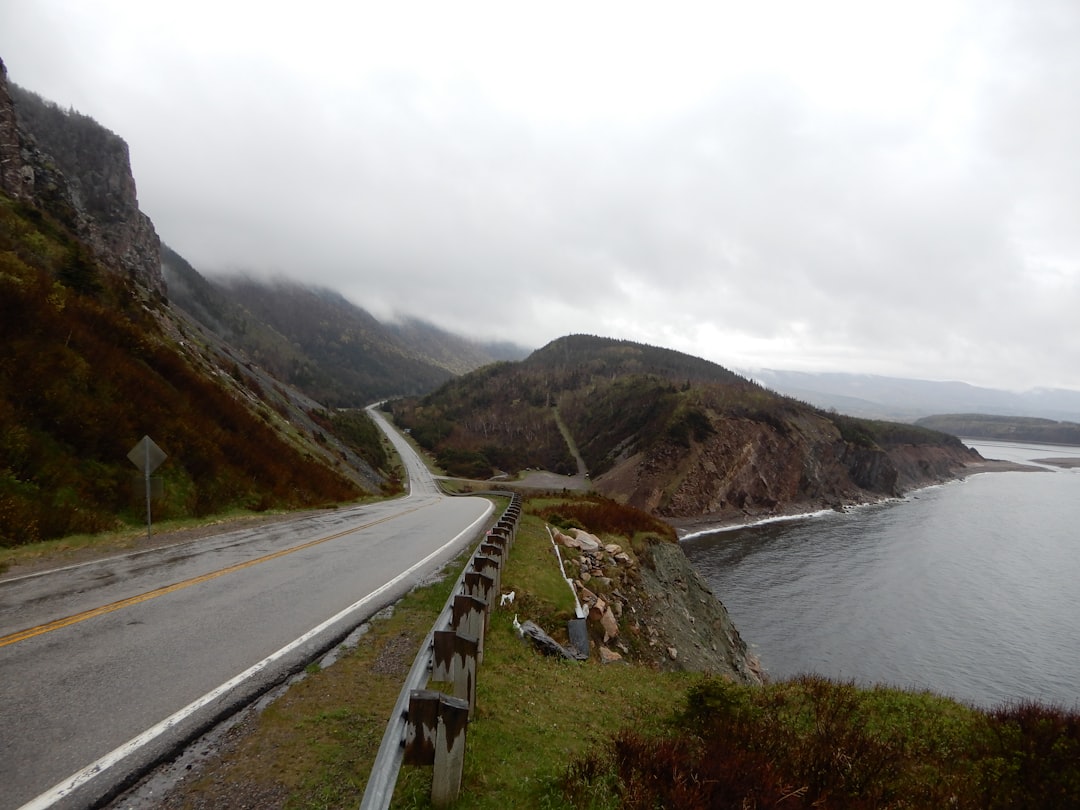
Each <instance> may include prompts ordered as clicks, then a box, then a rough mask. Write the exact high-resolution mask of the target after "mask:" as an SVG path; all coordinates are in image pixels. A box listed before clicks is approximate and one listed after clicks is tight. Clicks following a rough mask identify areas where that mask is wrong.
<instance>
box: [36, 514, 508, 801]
mask: <svg viewBox="0 0 1080 810" xmlns="http://www.w3.org/2000/svg"><path fill="white" fill-rule="evenodd" d="M494 509H495V506H494V504H492V503H491V501H488V508H487V509H486V510H485V511H484V514H483V515H481V516H480V517H479V518H477V519H476V520H475V521H473V522H472V523H471V524H470V525H469V526H468V528H466V529H464V530H463V531H461V532H459V533H458V534H457V535H456V536H455V537H454V538H453V539H452V540H450V541H448V542H447V543H445V544H444V545H442V546H440V547H439V548H437V549H436V550H435V551H433V552H431V553H430V554H428V555H427V556H426V557H424V559H422V560H420V562H418V563H416V564H415V565H413V566H411V567H410V568H408V569H407V570H405V571H402V572H401V573H400V574H398V575H397V576H396V577H394V578H393V579H392V580H390V581H389V582H387V583H386V584H385V585H381V586H380V587H378V588H376V589H375V590H373V591H372V592H371V593H369V594H368V595H367V596H365V597H363V598H362V599H360V600H359V601H357V602H354V603H353V604H351V605H349V606H348V607H347V608H345V609H344V610H342V611H341V612H340V613H337V614H336V615H334V616H331V617H330V618H329V619H327V620H326V621H324V622H323V623H322V624H320V625H318V626H317V627H314V628H312V629H311V630H308V631H307V632H306V633H304V635H302V636H300V637H299V638H298V639H296V640H295V641H291V642H289V643H288V644H286V645H285V646H284V647H282V648H281V649H280V650H278V651H277V652H274V653H271V654H270V655H268V656H267V657H266V658H264V659H263V660H262V661H260V662H259V663H257V664H255V665H254V666H252V667H250V668H249V669H246V670H244V671H243V672H241V673H240V674H239V675H237V676H236V677H235V678H232V679H230V680H228V681H226V682H225V683H223V684H221V686H218V687H217V688H215V689H212V690H211V691H209V692H207V693H206V694H205V695H203V696H202V697H201V698H198V699H197V700H195V701H194V702H192V703H189V704H188V705H187V706H185V707H184V708H182V709H180V711H178V712H176V713H175V714H173V715H170V716H169V717H167V718H165V719H164V720H162V721H161V722H160V723H158V724H157V725H156V726H152V727H151V728H148V729H147V730H146V731H144V732H143V733H142V734H139V735H138V736H137V737H132V738H131V739H130V740H128V741H127V742H126V743H124V744H123V745H121V746H120V747H119V748H115V749H113V750H112V751H110V752H109V753H107V754H106V755H105V756H103V757H102V758H101V759H99V760H97V761H96V762H92V763H91V764H89V765H87V766H86V767H85V768H83V769H82V770H81V771H78V772H76V773H74V774H72V775H71V776H69V777H67V778H66V779H63V780H61V781H60V782H57V783H56V784H55V785H53V786H52V787H51V788H49V789H48V790H46V791H45V792H44V793H42V794H41V795H40V796H38V797H37V798H35V799H31V800H30V801H29V802H27V803H26V804H24V805H23V806H22V807H20V808H19V809H18V810H44V808H47V807H52V806H53V805H54V804H56V803H57V802H58V801H60V800H61V799H64V798H66V797H67V796H69V795H70V794H72V793H74V792H75V791H76V790H78V789H79V788H80V787H82V786H83V785H85V784H86V783H87V782H89V781H90V780H91V779H93V778H94V777H95V776H97V775H99V774H101V773H103V772H104V771H106V770H107V769H109V768H111V767H112V766H113V765H115V764H116V763H117V762H120V761H121V760H123V759H124V758H126V757H128V756H130V755H131V754H133V753H134V752H136V751H138V750H139V749H140V748H142V747H143V746H144V745H146V744H147V743H149V742H152V741H153V740H155V739H157V738H158V737H160V736H161V735H162V734H164V733H165V732H166V731H168V730H169V729H170V728H172V727H173V726H175V725H177V724H179V723H181V722H183V721H184V720H186V719H187V718H188V717H190V716H191V715H193V714H194V713H195V712H197V711H198V710H199V709H201V708H203V707H204V706H206V705H208V704H209V703H211V702H213V701H215V700H217V699H218V698H219V697H221V696H222V695H224V694H226V693H227V692H229V691H230V690H231V689H234V688H235V687H237V686H239V685H240V684H241V683H243V682H244V681H246V680H247V679H248V678H250V677H251V676H253V675H255V674H257V673H259V672H261V671H262V670H264V669H266V667H268V666H269V665H270V664H272V663H274V662H275V661H277V660H278V659H279V658H282V657H284V656H286V655H288V654H289V653H290V652H292V651H293V650H295V649H296V648H297V647H299V646H300V645H302V644H304V643H306V642H307V641H309V640H311V639H312V638H314V637H315V636H317V635H318V634H319V633H321V632H323V631H324V630H325V629H327V628H328V627H330V626H331V625H333V624H335V623H336V622H339V621H341V620H342V619H344V618H345V617H346V616H348V615H349V614H350V613H352V612H354V611H356V610H359V609H360V608H362V607H363V606H364V605H365V604H367V603H368V602H370V601H371V600H372V599H376V598H378V597H379V596H381V595H382V594H383V593H385V592H386V591H388V590H389V589H391V588H393V587H394V586H395V585H397V584H398V583H399V582H401V581H402V580H403V579H405V578H406V577H408V576H410V575H411V574H412V573H413V572H415V571H416V570H417V569H418V568H422V567H423V566H424V565H426V564H427V563H428V562H430V561H431V560H433V559H434V558H435V557H438V556H439V555H440V554H442V553H443V552H444V551H446V549H448V548H450V547H451V546H453V545H455V544H456V543H458V542H459V541H460V540H461V538H462V537H464V536H465V535H467V534H469V533H470V532H472V531H474V530H475V529H476V527H477V526H479V525H480V524H481V523H483V522H484V521H485V520H487V518H488V516H489V515H490V514H491V513H492V511H494Z"/></svg>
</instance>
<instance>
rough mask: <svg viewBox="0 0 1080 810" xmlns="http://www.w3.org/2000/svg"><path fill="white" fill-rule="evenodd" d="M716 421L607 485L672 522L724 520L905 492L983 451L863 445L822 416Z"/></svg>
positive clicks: (634, 459)
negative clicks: (782, 421)
mask: <svg viewBox="0 0 1080 810" xmlns="http://www.w3.org/2000/svg"><path fill="white" fill-rule="evenodd" d="M711 426H712V431H711V433H710V434H709V435H708V436H707V437H705V438H704V439H702V440H701V441H693V442H691V443H690V445H689V447H686V446H685V445H683V444H679V443H676V442H671V441H666V442H660V443H657V444H656V445H654V446H652V447H651V448H649V449H648V450H646V451H644V452H641V453H637V454H635V455H633V456H630V457H629V458H626V459H624V460H623V461H621V462H620V463H619V464H617V465H616V466H615V467H614V468H613V469H612V470H611V471H610V472H609V473H607V474H605V475H603V476H602V477H600V478H599V479H597V481H596V482H595V483H596V487H597V489H599V490H600V491H601V492H603V493H604V494H605V495H608V496H610V497H613V498H616V499H618V500H620V501H625V502H627V503H629V504H631V505H632V506H636V507H638V508H639V509H643V510H645V511H648V512H652V513H654V514H657V515H660V516H663V517H665V518H668V519H675V520H679V519H683V520H687V519H702V518H703V519H715V520H718V521H722V520H729V519H738V518H740V517H745V516H748V515H766V514H773V513H783V512H792V511H800V510H802V509H820V508H839V507H841V506H843V505H845V504H853V503H860V502H865V501H868V500H874V499H877V498H883V497H895V496H899V495H901V494H902V493H903V492H904V491H905V490H907V489H910V488H912V487H916V486H923V485H928V484H931V483H935V482H938V481H941V480H945V479H948V478H952V477H955V475H956V474H957V473H958V472H960V471H962V469H963V468H964V465H965V464H966V463H967V462H969V461H973V460H975V459H976V458H977V454H973V453H972V451H968V450H967V449H966V448H962V447H959V448H953V447H927V446H919V447H913V446H909V445H898V446H896V447H890V448H887V449H881V448H877V447H874V448H870V447H861V446H858V445H854V444H851V443H850V442H847V441H845V440H844V439H843V438H842V437H841V436H840V433H839V431H838V430H837V428H836V427H835V425H834V424H833V423H832V422H830V421H829V420H827V419H825V418H823V417H818V416H814V415H812V414H805V415H802V416H800V417H798V418H797V419H793V420H790V421H789V422H787V423H786V424H783V425H780V426H777V425H774V424H769V423H766V422H762V421H755V420H750V419H740V418H730V417H723V418H714V419H713V420H712V425H711Z"/></svg>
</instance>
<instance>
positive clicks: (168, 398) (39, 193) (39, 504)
mask: <svg viewBox="0 0 1080 810" xmlns="http://www.w3.org/2000/svg"><path fill="white" fill-rule="evenodd" d="M14 95H15V96H16V97H17V99H18V101H17V102H16V101H15V100H13V98H12V96H13V93H12V92H11V91H10V90H9V85H8V83H7V75H6V70H5V69H4V66H3V63H2V62H0V544H2V545H17V544H24V543H30V542H34V541H36V540H42V539H49V538H54V537H59V536H62V535H66V534H71V533H78V532H97V531H100V530H103V529H108V528H112V527H115V526H117V525H119V524H121V523H123V522H125V521H132V522H135V523H139V522H142V521H143V520H144V519H145V505H144V502H143V497H144V493H143V488H142V487H141V486H139V487H136V486H134V484H135V478H136V475H137V471H136V469H135V467H134V466H132V464H131V463H130V462H129V461H128V458H127V454H128V452H129V451H130V450H131V449H132V447H133V446H134V445H135V444H136V443H137V442H138V441H139V440H140V439H141V438H142V437H143V436H144V435H149V436H150V437H151V438H152V439H153V440H154V441H155V442H156V443H157V444H158V445H159V446H160V447H161V448H162V449H163V450H164V451H165V453H166V454H167V455H168V459H167V460H166V461H165V463H164V464H163V465H162V466H161V467H160V469H159V470H158V472H157V473H156V475H157V476H158V477H159V478H160V483H161V484H162V486H161V487H160V491H161V495H160V496H159V497H156V498H155V503H154V516H155V519H163V518H169V517H181V516H191V515H208V514H212V513H216V512H220V511H222V510H227V509H233V508H238V507H243V508H248V509H256V510H263V509H267V508H271V507H283V508H289V507H304V506H313V505H318V504H329V503H335V502H339V501H347V500H351V499H354V498H356V497H357V496H359V495H362V494H364V493H370V492H378V491H380V490H382V489H384V488H388V487H389V488H392V487H393V486H394V483H393V481H392V476H393V474H392V473H391V472H390V471H389V469H387V468H388V467H389V462H388V459H387V457H386V454H385V451H384V449H383V447H382V444H381V442H380V439H379V437H378V435H377V432H376V431H375V430H374V427H373V426H372V425H371V424H370V420H367V419H366V417H365V416H364V415H362V414H350V413H332V412H328V411H326V410H325V409H324V408H323V407H322V406H321V405H320V404H319V403H317V402H315V401H314V400H311V399H309V398H307V397H305V396H304V395H303V394H301V393H300V392H298V391H296V390H294V389H291V388H289V387H288V386H287V385H284V384H283V383H281V382H279V381H277V380H275V379H274V378H273V377H270V376H269V375H267V374H266V373H265V372H264V371H262V370H261V369H259V368H257V367H255V366H253V365H252V364H251V363H250V362H249V361H247V360H246V358H244V357H243V355H242V354H240V353H237V352H236V351H235V350H234V349H233V348H232V347H230V346H228V345H227V344H224V343H222V342H220V341H217V340H216V339H215V338H214V337H213V336H211V335H207V334H205V333H204V332H203V331H202V329H201V327H199V326H198V325H197V324H194V323H193V322H189V321H185V320H184V319H183V318H180V317H179V316H178V315H177V313H175V312H173V311H172V310H171V309H170V308H169V306H168V303H167V300H166V297H165V284H164V281H163V279H162V276H161V255H160V240H159V239H158V236H157V234H156V232H155V231H154V228H153V224H152V223H151V222H150V220H149V219H148V218H147V217H146V216H145V215H144V214H143V213H142V212H141V211H140V210H139V207H138V201H137V199H136V195H135V182H134V179H133V178H132V176H131V169H130V165H129V163H128V158H127V145H126V144H125V143H124V142H123V140H122V139H120V138H119V137H118V136H117V135H115V134H113V133H111V132H108V131H107V130H104V129H103V128H101V127H100V126H99V125H97V124H96V123H95V122H94V121H93V119H91V118H89V117H87V116H83V115H80V114H78V113H75V112H73V111H66V112H65V111H63V110H60V109H59V108H57V107H56V105H52V104H49V103H48V102H45V101H43V100H42V99H40V98H39V97H37V96H35V95H34V94H32V93H27V92H25V91H22V90H19V89H18V88H15V89H14ZM155 489H158V487H155Z"/></svg>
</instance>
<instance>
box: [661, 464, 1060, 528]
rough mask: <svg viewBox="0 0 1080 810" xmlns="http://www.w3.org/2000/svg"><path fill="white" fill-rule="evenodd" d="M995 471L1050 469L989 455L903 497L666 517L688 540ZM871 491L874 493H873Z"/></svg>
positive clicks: (855, 506)
mask: <svg viewBox="0 0 1080 810" xmlns="http://www.w3.org/2000/svg"><path fill="white" fill-rule="evenodd" d="M994 472H1048V470H1047V469H1046V468H1045V467H1038V466H1035V465H1032V464H1022V463H1020V462H1018V461H1005V460H1002V459H992V458H988V459H983V460H981V461H973V462H971V463H969V464H965V465H964V468H963V469H962V470H958V471H957V473H956V475H955V476H953V477H952V478H949V479H946V480H944V481H928V482H926V483H925V484H922V485H920V486H916V487H912V488H911V489H909V490H907V491H905V492H904V494H903V495H901V496H900V497H893V496H890V495H882V496H880V497H871V498H868V499H867V500H864V501H851V502H846V503H843V504H840V505H838V506H823V505H820V504H817V503H812V502H808V501H800V502H796V503H791V504H788V505H787V506H786V507H784V508H782V509H779V510H775V511H773V512H769V513H763V514H757V515H750V514H743V515H730V516H727V517H723V516H720V515H715V516H710V515H698V516H694V517H685V518H670V519H669V518H665V520H666V522H667V523H668V524H669V525H670V526H671V527H672V528H673V529H675V534H676V535H677V537H678V539H679V542H680V543H682V542H683V541H684V540H692V539H694V538H696V537H701V536H702V535H706V534H715V533H718V532H729V531H735V530H736V529H747V528H750V527H753V526H764V525H766V524H769V523H781V522H784V521H789V520H811V519H813V518H816V517H824V516H825V515H829V514H834V513H839V514H843V513H846V512H848V511H850V510H852V509H860V508H863V507H867V506H874V505H876V504H879V503H885V502H887V501H901V500H904V499H905V498H906V497H908V495H910V494H912V493H915V492H919V491H920V490H924V489H930V488H931V487H936V486H941V485H943V484H949V483H953V482H960V481H963V480H964V479H965V478H967V477H968V476H969V475H980V474H983V473H994ZM867 494H868V495H870V494H871V493H867Z"/></svg>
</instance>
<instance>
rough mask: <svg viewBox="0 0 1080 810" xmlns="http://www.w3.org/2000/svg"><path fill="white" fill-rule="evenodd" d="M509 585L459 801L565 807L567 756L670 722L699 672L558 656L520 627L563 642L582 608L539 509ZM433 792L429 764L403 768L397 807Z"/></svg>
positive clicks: (526, 520) (528, 523)
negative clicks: (516, 622) (530, 624)
mask: <svg viewBox="0 0 1080 810" xmlns="http://www.w3.org/2000/svg"><path fill="white" fill-rule="evenodd" d="M502 586H503V588H502V589H503V592H507V591H511V590H512V591H514V592H515V594H516V598H515V600H514V604H513V605H512V606H507V607H506V608H496V609H495V610H494V611H493V613H492V616H491V622H490V626H489V628H488V634H487V636H486V639H485V648H484V663H483V664H482V665H481V666H480V668H479V670H478V672H477V711H476V716H475V717H474V719H473V720H472V721H470V724H469V729H468V732H467V745H466V755H465V773H464V777H463V783H462V797H461V799H460V800H459V801H458V803H457V804H456V805H455V807H458V808H505V807H562V806H565V799H564V798H563V788H562V779H563V775H564V773H565V771H566V767H567V763H568V762H570V761H571V760H573V759H574V758H575V757H579V756H583V755H586V754H587V753H588V752H589V751H591V750H593V749H596V748H602V747H603V746H605V745H606V743H607V740H608V739H610V738H611V736H612V735H614V734H616V733H617V732H618V731H619V729H621V728H623V727H625V726H627V725H631V726H634V727H636V728H639V729H646V730H650V731H655V732H658V733H660V732H664V731H666V730H670V722H671V721H670V719H665V718H671V717H672V714H673V712H675V711H676V710H677V709H678V708H679V707H680V706H681V701H682V696H683V695H684V694H685V693H686V690H687V689H688V688H689V687H690V686H691V685H693V684H694V683H696V682H697V681H699V680H700V676H698V675H694V674H689V673H653V672H648V671H643V670H641V669H639V668H636V667H632V666H628V665H608V666H601V665H600V664H598V663H596V662H586V663H578V662H571V661H562V660H555V659H552V658H545V657H543V656H541V655H539V654H538V653H536V652H534V651H533V649H532V648H531V647H530V646H528V645H526V644H525V643H524V642H522V641H521V639H519V638H518V636H517V634H516V632H515V631H514V629H513V627H512V622H513V618H514V615H515V614H517V615H519V616H520V617H521V619H522V620H524V619H525V618H529V619H532V620H533V621H535V622H537V623H538V624H539V625H540V626H541V627H543V628H544V629H545V630H546V631H547V632H548V633H549V634H550V635H552V636H553V637H555V638H556V639H557V640H561V641H563V642H565V641H566V629H565V628H566V622H567V620H569V619H570V618H572V617H573V615H574V600H573V595H572V594H571V592H570V587H569V585H567V583H566V582H565V580H563V579H562V577H561V575H560V574H559V569H558V564H557V561H556V559H555V555H554V552H553V551H552V546H551V542H550V540H549V539H548V534H547V531H546V529H545V528H544V523H543V521H542V520H541V519H539V518H538V517H535V516H529V515H523V520H522V526H521V528H520V530H519V532H518V537H517V541H516V542H515V544H514V548H513V551H512V553H511V554H510V559H509V562H508V564H507V567H506V569H505V571H504V572H503V577H502ZM430 791H431V770H430V769H429V768H403V769H402V772H401V776H400V777H399V779H398V785H397V790H396V792H395V795H394V801H393V804H392V805H391V806H392V807H394V808H412V807H428V806H430V802H429V800H428V795H429V794H430Z"/></svg>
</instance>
